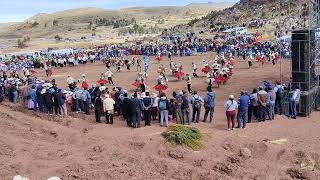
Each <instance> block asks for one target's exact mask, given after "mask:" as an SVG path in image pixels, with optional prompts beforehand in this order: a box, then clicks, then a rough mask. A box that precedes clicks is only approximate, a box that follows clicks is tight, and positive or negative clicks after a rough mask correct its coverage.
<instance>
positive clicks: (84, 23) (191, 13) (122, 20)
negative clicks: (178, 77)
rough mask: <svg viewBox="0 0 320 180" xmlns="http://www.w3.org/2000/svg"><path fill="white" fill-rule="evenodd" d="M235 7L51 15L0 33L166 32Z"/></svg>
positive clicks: (196, 6)
mask: <svg viewBox="0 0 320 180" xmlns="http://www.w3.org/2000/svg"><path fill="white" fill-rule="evenodd" d="M232 5H233V4H232V3H203V4H189V5H187V6H183V7H176V6H163V7H132V8H125V9H119V10H108V9H101V8H81V9H71V10H66V11H61V12H55V13H52V14H46V13H41V14H37V15H35V16H33V17H31V18H29V19H27V20H25V21H24V22H22V23H17V24H14V25H12V26H9V27H6V28H5V29H3V30H2V31H1V33H0V38H3V37H7V36H10V37H15V36H16V37H21V36H25V35H28V36H30V37H36V38H38V37H39V38H41V37H48V36H50V37H52V36H53V35H55V34H57V33H61V34H65V33H71V32H73V33H80V34H81V31H83V32H84V33H89V31H88V29H91V30H92V29H93V30H96V29H97V28H100V29H119V28H123V27H130V26H133V25H134V24H138V25H141V26H144V27H145V28H147V27H149V26H150V27H151V26H156V25H157V28H159V29H160V30H161V29H164V28H170V27H173V26H175V25H177V24H181V23H187V22H189V21H190V20H192V19H194V18H199V17H202V16H205V15H206V14H208V13H210V12H211V11H215V10H221V9H224V8H226V7H230V6H232Z"/></svg>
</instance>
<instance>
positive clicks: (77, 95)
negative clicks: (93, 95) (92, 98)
mask: <svg viewBox="0 0 320 180" xmlns="http://www.w3.org/2000/svg"><path fill="white" fill-rule="evenodd" d="M82 92H83V91H82V90H81V89H77V90H76V91H75V92H74V93H73V100H74V103H73V104H74V111H75V112H77V113H80V112H82V109H83V108H82V100H81V95H82Z"/></svg>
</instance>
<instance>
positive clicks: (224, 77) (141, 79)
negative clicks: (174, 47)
mask: <svg viewBox="0 0 320 180" xmlns="http://www.w3.org/2000/svg"><path fill="white" fill-rule="evenodd" d="M159 58H160V56H158V57H157V58H156V60H157V61H158V62H159V67H158V69H157V73H158V74H159V76H158V79H157V84H156V85H154V86H153V89H155V90H157V91H158V92H163V91H165V90H166V89H168V85H169V78H170V80H174V79H176V81H182V80H184V81H186V85H187V89H188V91H189V93H192V78H200V77H206V78H207V80H206V83H207V85H208V87H211V88H212V87H213V86H216V87H220V85H221V84H226V82H227V81H228V79H229V78H230V77H231V76H232V74H233V66H234V64H235V60H234V59H233V58H232V57H227V58H226V57H225V56H224V54H223V53H221V54H220V55H218V56H217V57H216V58H215V59H213V60H203V68H202V69H201V73H202V75H199V74H198V66H197V63H195V62H192V64H190V65H191V66H192V72H190V73H189V72H188V73H185V72H184V67H183V65H182V62H181V61H179V62H175V61H173V60H172V59H169V60H170V64H169V67H165V66H164V64H162V63H160V61H162V57H161V60H159ZM132 59H134V60H136V57H134V58H132ZM143 62H144V69H143V71H142V69H141V68H140V70H141V71H138V75H137V78H136V80H135V82H133V83H132V85H133V86H135V87H136V88H138V89H140V90H141V91H142V92H143V91H144V90H145V89H146V87H149V83H147V80H148V75H149V70H150V69H149V67H150V57H149V56H144V58H143ZM138 69H139V68H137V70H138Z"/></svg>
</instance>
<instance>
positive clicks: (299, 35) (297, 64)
mask: <svg viewBox="0 0 320 180" xmlns="http://www.w3.org/2000/svg"><path fill="white" fill-rule="evenodd" d="M291 50H292V83H293V84H297V85H298V86H299V87H300V89H301V90H302V91H308V90H310V89H311V88H313V87H314V86H315V83H316V81H315V72H314V67H315V65H314V63H313V61H314V59H315V31H313V30H311V31H309V30H297V31H293V32H292V44H291ZM309 82H310V87H309Z"/></svg>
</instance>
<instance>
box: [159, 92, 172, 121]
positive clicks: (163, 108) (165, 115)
mask: <svg viewBox="0 0 320 180" xmlns="http://www.w3.org/2000/svg"><path fill="white" fill-rule="evenodd" d="M158 107H159V111H160V126H166V127H167V126H168V124H169V109H170V103H169V101H168V99H167V97H166V96H165V94H161V95H160V100H159V104H158ZM164 121H165V123H164Z"/></svg>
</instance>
